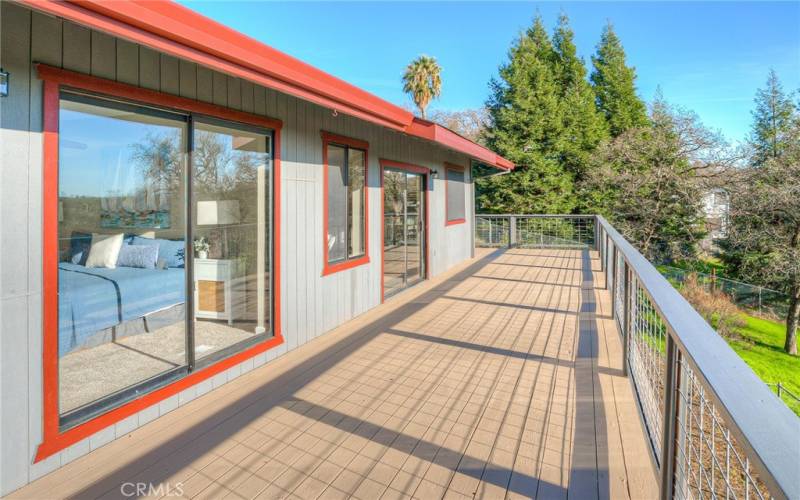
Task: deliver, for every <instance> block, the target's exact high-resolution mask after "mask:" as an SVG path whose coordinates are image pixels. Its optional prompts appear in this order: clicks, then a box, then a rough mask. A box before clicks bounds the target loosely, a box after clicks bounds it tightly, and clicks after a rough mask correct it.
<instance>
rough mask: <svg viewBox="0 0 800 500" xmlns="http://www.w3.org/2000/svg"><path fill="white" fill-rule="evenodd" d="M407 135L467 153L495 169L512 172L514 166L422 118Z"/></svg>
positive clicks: (413, 122) (409, 128) (410, 128)
mask: <svg viewBox="0 0 800 500" xmlns="http://www.w3.org/2000/svg"><path fill="white" fill-rule="evenodd" d="M406 133H408V134H410V135H413V136H416V137H421V138H423V139H428V140H430V141H433V142H436V143H439V144H441V145H443V146H446V147H448V148H450V149H453V150H455V151H459V152H461V153H465V154H467V155H469V156H471V157H473V158H475V159H476V160H479V161H482V162H484V163H486V164H488V165H491V166H493V167H498V168H501V169H504V170H511V169H513V168H514V164H513V163H511V162H510V161H508V160H506V159H505V158H503V157H502V156H499V155H497V154H496V153H494V152H492V151H491V150H489V149H487V148H485V147H483V146H481V145H480V144H476V143H474V142H472V141H471V140H469V139H467V138H466V137H463V136H461V135H459V134H457V133H455V132H453V131H452V130H450V129H449V128H447V127H443V126H442V125H439V124H438V123H434V122H431V121H428V120H423V119H421V118H416V117H415V118H414V119H413V120H412V122H411V125H409V127H408V128H407V129H406Z"/></svg>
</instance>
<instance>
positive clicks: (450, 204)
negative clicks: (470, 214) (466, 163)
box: [446, 168, 465, 221]
mask: <svg viewBox="0 0 800 500" xmlns="http://www.w3.org/2000/svg"><path fill="white" fill-rule="evenodd" d="M446 175H447V181H446V182H447V220H448V221H460V220H464V208H465V200H464V172H462V171H461V170H455V169H451V168H448V169H447V172H446Z"/></svg>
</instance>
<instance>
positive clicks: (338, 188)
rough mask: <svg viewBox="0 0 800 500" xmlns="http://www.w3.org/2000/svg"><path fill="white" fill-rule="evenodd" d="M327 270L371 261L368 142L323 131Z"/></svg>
mask: <svg viewBox="0 0 800 500" xmlns="http://www.w3.org/2000/svg"><path fill="white" fill-rule="evenodd" d="M323 148H324V153H323V155H324V163H325V165H324V168H325V188H324V191H325V192H324V198H325V200H324V203H325V210H326V215H325V263H324V264H325V266H324V272H325V274H329V273H332V272H336V271H339V270H342V269H346V268H350V267H353V266H356V265H360V264H363V263H365V262H368V261H369V257H368V251H367V144H366V143H365V142H363V141H358V140H354V139H349V138H346V137H341V136H335V135H332V134H327V133H325V134H323Z"/></svg>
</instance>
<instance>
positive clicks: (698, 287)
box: [681, 273, 745, 338]
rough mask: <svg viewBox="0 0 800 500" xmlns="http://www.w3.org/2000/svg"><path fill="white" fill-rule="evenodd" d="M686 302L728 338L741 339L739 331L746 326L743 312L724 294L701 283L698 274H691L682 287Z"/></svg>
mask: <svg viewBox="0 0 800 500" xmlns="http://www.w3.org/2000/svg"><path fill="white" fill-rule="evenodd" d="M681 293H682V294H683V296H684V297H686V300H688V301H689V303H690V304H692V306H693V307H694V308H695V309H696V310H697V312H699V313H700V315H701V316H703V317H704V318H705V319H706V321H708V322H709V323H710V324H711V325H713V326H714V327H715V328H716V330H717V333H719V334H720V335H722V336H723V337H726V338H739V335H738V334H737V329H739V328H742V327H744V326H745V322H744V319H742V315H741V311H739V308H738V307H736V304H734V303H733V301H732V300H731V298H730V297H729V296H728V295H727V294H726V293H724V292H722V291H720V290H716V289H714V288H713V287H710V286H708V285H706V284H704V283H701V282H700V280H699V279H698V277H697V274H696V273H690V274H689V275H688V276H686V280H685V281H684V282H683V286H682V287H681Z"/></svg>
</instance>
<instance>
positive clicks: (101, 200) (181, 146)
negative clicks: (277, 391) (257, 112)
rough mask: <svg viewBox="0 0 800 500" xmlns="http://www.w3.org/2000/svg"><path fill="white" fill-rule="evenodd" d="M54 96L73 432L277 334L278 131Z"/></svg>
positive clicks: (63, 414) (62, 366)
mask: <svg viewBox="0 0 800 500" xmlns="http://www.w3.org/2000/svg"><path fill="white" fill-rule="evenodd" d="M58 103H59V104H58V224H57V227H58V263H57V266H58V269H57V276H58V279H57V282H58V351H57V352H58V354H57V357H58V358H57V359H58V415H59V425H60V426H61V427H62V428H69V427H71V426H74V425H77V424H80V423H81V422H84V421H86V420H87V419H90V418H92V417H93V416H96V415H98V414H100V413H104V412H106V411H108V410H109V409H111V408H114V407H116V406H119V405H121V404H124V403H125V402H127V401H130V400H132V399H135V398H137V397H139V396H141V394H143V393H145V392H149V391H151V390H153V389H156V388H158V387H162V386H164V385H166V384H167V383H169V382H171V381H174V380H176V379H178V378H181V377H184V376H187V375H188V374H190V373H192V372H194V371H196V370H198V369H200V368H203V367H205V366H209V364H210V363H212V362H214V361H217V360H220V359H222V358H226V357H230V356H231V355H233V354H236V353H239V352H241V351H243V350H244V349H246V348H247V347H249V346H252V345H254V344H255V343H257V342H259V341H262V340H264V339H266V338H267V337H270V336H272V332H273V329H272V327H271V318H272V313H271V304H272V293H271V291H272V289H273V287H272V260H273V259H272V251H271V249H272V242H271V237H272V210H271V207H272V168H273V165H272V135H273V132H272V130H270V129H267V128H260V127H258V126H254V125H251V124H243V123H239V122H235V121H224V120H221V119H218V118H210V117H207V116H204V115H194V114H193V113H191V112H189V111H186V112H183V111H180V110H178V111H176V110H172V109H166V108H164V109H161V108H158V107H153V106H152V105H143V104H138V103H135V102H127V101H124V100H118V99H113V100H112V99H107V98H105V97H100V96H94V95H90V94H88V93H87V94H84V93H80V92H74V91H65V90H62V91H61V92H60V94H59V101H58Z"/></svg>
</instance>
